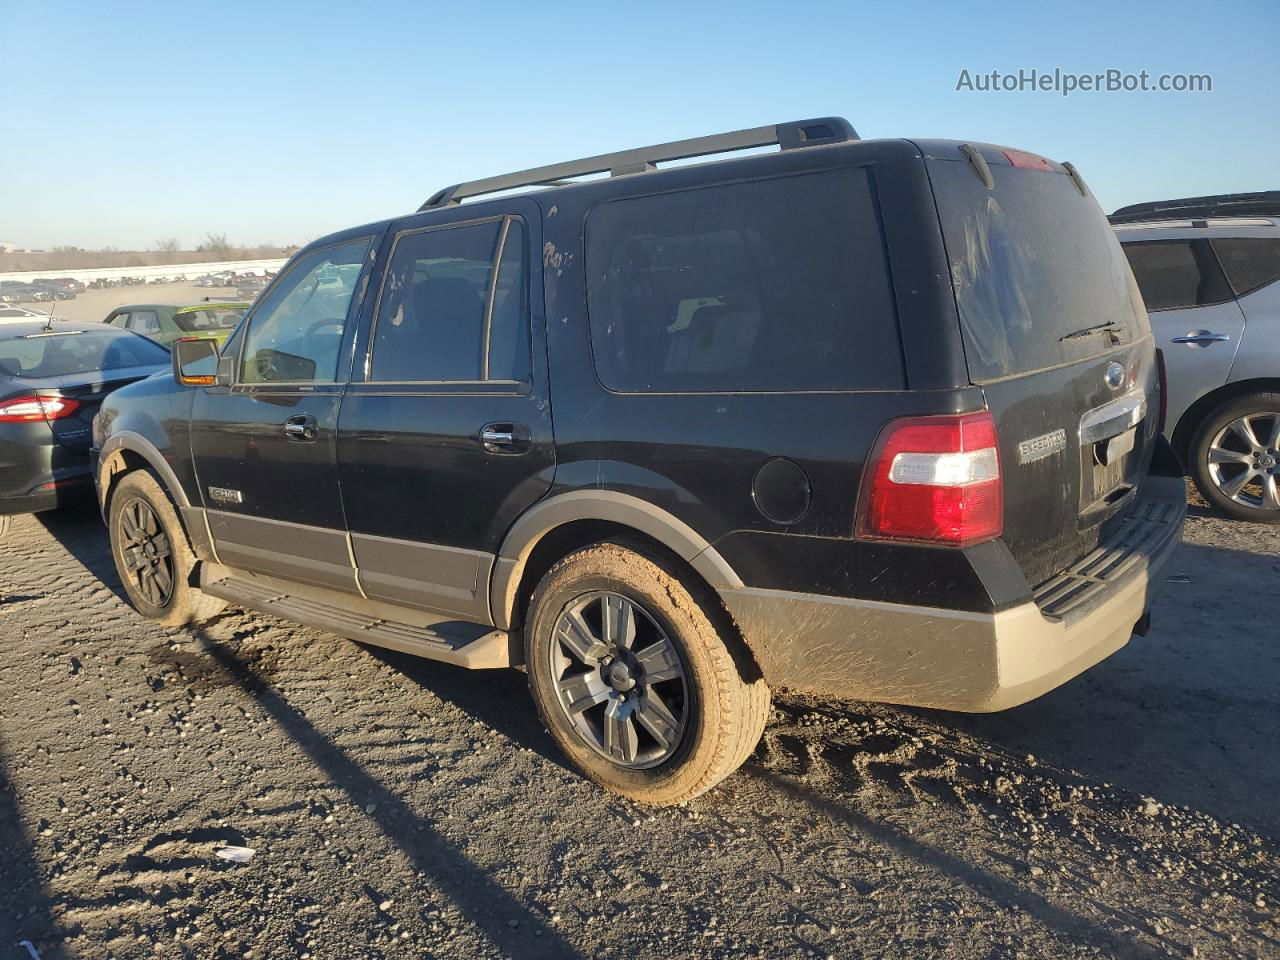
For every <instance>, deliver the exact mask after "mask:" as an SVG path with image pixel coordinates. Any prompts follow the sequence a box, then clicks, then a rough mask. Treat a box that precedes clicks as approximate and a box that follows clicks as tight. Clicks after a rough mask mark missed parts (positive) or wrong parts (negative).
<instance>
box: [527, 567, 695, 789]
mask: <svg viewBox="0 0 1280 960" xmlns="http://www.w3.org/2000/svg"><path fill="white" fill-rule="evenodd" d="M554 640H555V642H554V643H552V644H551V646H550V650H549V654H550V659H551V663H550V666H551V676H553V677H555V678H557V679H556V695H557V701H558V702H559V704H560V708H561V710H563V711H564V715H565V717H566V719H568V720H569V722H570V724H571V725H572V727H573V729H574V731H575V732H576V733H577V734H578V736H579V737H581V738H582V740H583V742H584V743H586V744H587V746H589V747H591V748H592V749H593V750H595V751H596V752H597V753H599V754H600V755H601V756H604V757H606V758H608V759H609V760H610V761H612V762H613V763H615V764H618V765H619V766H621V767H626V768H629V769H635V770H641V769H645V768H647V767H654V766H657V765H658V764H660V763H662V762H663V761H664V760H666V759H667V758H668V757H670V756H671V755H672V754H673V753H674V752H675V751H676V749H677V748H678V747H679V746H680V741H681V738H682V737H683V735H684V731H685V725H686V721H687V715H688V707H689V690H688V681H687V678H686V673H685V666H684V663H683V661H682V659H681V657H680V653H679V651H678V650H677V649H676V646H675V644H674V642H673V641H672V640H671V638H670V637H668V636H667V634H666V632H665V631H664V630H663V629H662V628H661V627H660V626H659V625H658V622H657V621H656V620H655V619H654V618H653V617H652V616H650V614H649V613H648V612H647V611H645V609H644V608H643V607H641V606H640V605H639V604H637V603H635V602H634V601H632V600H629V599H628V598H626V597H624V596H622V595H621V594H617V593H609V592H603V591H600V592H592V593H587V594H583V595H582V596H579V597H577V598H576V599H574V600H572V601H570V602H569V604H568V605H567V606H566V607H565V608H564V610H563V611H562V612H561V614H560V616H559V618H558V619H557V620H556V625H555V631H554Z"/></svg>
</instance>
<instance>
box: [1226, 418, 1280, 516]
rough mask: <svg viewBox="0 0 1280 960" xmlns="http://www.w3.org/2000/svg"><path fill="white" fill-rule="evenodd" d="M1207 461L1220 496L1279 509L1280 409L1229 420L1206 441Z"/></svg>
mask: <svg viewBox="0 0 1280 960" xmlns="http://www.w3.org/2000/svg"><path fill="white" fill-rule="evenodd" d="M1208 460H1209V476H1210V478H1211V479H1212V480H1213V484H1214V486H1216V487H1217V488H1218V489H1219V490H1220V491H1222V494H1223V495H1224V496H1226V497H1228V498H1230V499H1231V500H1234V501H1235V502H1236V503H1238V504H1240V505H1242V506H1245V507H1252V508H1253V509H1255V510H1280V412H1259V413H1247V414H1245V415H1244V416H1242V417H1237V418H1236V419H1235V420H1232V421H1231V422H1230V423H1228V424H1227V425H1226V426H1225V427H1223V428H1222V429H1221V430H1219V431H1218V433H1217V435H1216V436H1215V437H1214V438H1213V440H1212V442H1211V443H1210V444H1209V457H1208Z"/></svg>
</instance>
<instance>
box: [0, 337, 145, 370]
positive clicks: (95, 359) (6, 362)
mask: <svg viewBox="0 0 1280 960" xmlns="http://www.w3.org/2000/svg"><path fill="white" fill-rule="evenodd" d="M168 362H169V351H168V350H166V349H165V348H164V347H162V346H159V345H158V344H155V343H152V342H151V341H150V340H144V339H142V337H135V336H134V335H133V334H131V333H116V332H114V331H111V330H102V331H96V330H95V331H89V332H84V333H71V332H59V333H33V334H30V335H28V336H25V337H20V338H16V339H12V340H0V374H4V375H7V376H11V377H26V378H30V379H39V378H42V377H65V376H69V375H74V374H79V373H94V372H97V371H99V370H123V369H124V368H126V367H143V366H151V365H154V364H167V363H168Z"/></svg>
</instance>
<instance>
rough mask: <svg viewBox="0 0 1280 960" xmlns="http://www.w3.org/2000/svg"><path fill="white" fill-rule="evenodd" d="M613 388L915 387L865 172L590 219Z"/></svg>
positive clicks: (671, 199) (595, 334) (600, 333)
mask: <svg viewBox="0 0 1280 960" xmlns="http://www.w3.org/2000/svg"><path fill="white" fill-rule="evenodd" d="M586 253H587V259H586V267H587V275H588V278H589V279H588V284H587V303H588V311H589V314H590V321H591V324H590V325H591V341H592V349H593V353H594V355H595V363H596V369H597V373H598V375H599V377H600V380H601V382H602V383H603V384H604V385H605V386H606V387H609V388H610V389H612V390H617V391H620V392H642V393H643V392H668V393H691V392H692V393H699V392H738V391H742V392H778V391H783V392H789V391H806V390H888V389H900V388H901V387H902V386H903V384H904V374H903V365H902V348H901V344H900V341H899V336H898V326H897V318H896V314H895V310H894V303H893V296H892V291H891V288H890V282H889V272H888V266H887V261H886V257H885V250H884V241H883V237H882V234H881V230H880V223H879V218H878V216H877V213H876V209H875V201H874V197H873V191H872V184H871V180H870V176H869V174H868V173H867V172H866V171H865V170H859V169H845V170H838V171H832V172H828V173H818V174H806V175H802V176H795V177H783V178H776V179H770V180H759V181H754V182H747V183H733V184H723V185H717V186H712V187H704V188H699V189H693V190H684V191H680V192H678V193H669V194H661V195H657V196H648V197H634V198H628V199H623V200H616V201H612V202H608V203H605V204H603V205H601V206H599V207H597V208H596V209H595V210H594V211H592V213H591V214H590V215H589V217H588V220H587V251H586Z"/></svg>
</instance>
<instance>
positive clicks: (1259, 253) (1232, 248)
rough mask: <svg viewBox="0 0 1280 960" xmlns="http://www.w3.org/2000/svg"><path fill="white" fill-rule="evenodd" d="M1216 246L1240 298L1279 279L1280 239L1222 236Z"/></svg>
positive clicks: (1219, 257)
mask: <svg viewBox="0 0 1280 960" xmlns="http://www.w3.org/2000/svg"><path fill="white" fill-rule="evenodd" d="M1213 249H1214V250H1216V251H1217V253H1218V259H1219V260H1221V261H1222V269H1223V270H1225V271H1226V272H1227V279H1228V280H1230V281H1231V289H1232V290H1234V291H1235V294H1236V296H1237V297H1243V296H1244V295H1245V294H1248V293H1253V291H1255V290H1260V289H1262V288H1263V287H1266V286H1270V285H1271V284H1273V283H1275V282H1276V281H1277V280H1280V240H1273V239H1270V238H1268V237H1222V238H1221V239H1217V240H1214V241H1213Z"/></svg>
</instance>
